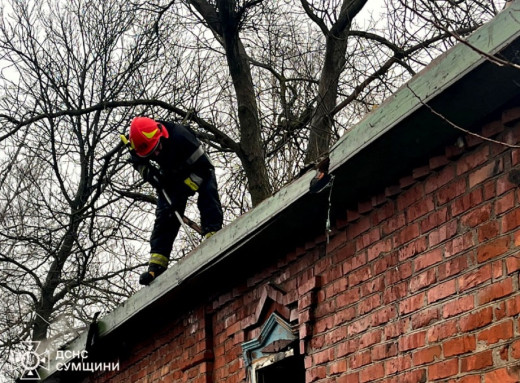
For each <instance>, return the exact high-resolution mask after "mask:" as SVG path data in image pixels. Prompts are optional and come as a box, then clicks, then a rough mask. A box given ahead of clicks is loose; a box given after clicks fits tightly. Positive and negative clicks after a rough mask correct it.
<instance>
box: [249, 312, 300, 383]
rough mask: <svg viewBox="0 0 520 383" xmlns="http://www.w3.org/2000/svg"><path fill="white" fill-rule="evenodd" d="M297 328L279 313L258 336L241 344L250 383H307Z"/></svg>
mask: <svg viewBox="0 0 520 383" xmlns="http://www.w3.org/2000/svg"><path fill="white" fill-rule="evenodd" d="M296 334H297V331H296V329H295V328H293V326H291V325H290V324H289V323H288V322H286V321H285V320H284V319H283V318H282V317H280V316H279V315H278V314H277V313H276V312H275V313H273V314H271V316H270V317H269V318H268V319H267V321H266V322H265V323H264V325H263V326H262V329H261V331H260V335H259V336H258V338H256V339H253V340H251V341H248V342H245V343H243V344H242V350H243V354H244V360H245V363H246V367H247V369H248V377H249V379H248V382H250V383H286V382H291V383H305V365H304V360H303V355H299V353H298V337H297V336H296Z"/></svg>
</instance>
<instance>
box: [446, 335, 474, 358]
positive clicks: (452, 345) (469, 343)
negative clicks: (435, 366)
mask: <svg viewBox="0 0 520 383" xmlns="http://www.w3.org/2000/svg"><path fill="white" fill-rule="evenodd" d="M476 346H477V341H476V339H475V336H474V335H465V336H460V337H457V338H452V339H450V340H448V341H446V342H444V343H443V344H442V349H443V351H444V357H445V358H446V357H450V356H455V355H461V354H465V353H467V352H472V351H474V350H475V348H476Z"/></svg>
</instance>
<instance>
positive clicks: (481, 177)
mask: <svg viewBox="0 0 520 383" xmlns="http://www.w3.org/2000/svg"><path fill="white" fill-rule="evenodd" d="M503 170H504V164H503V162H502V160H497V161H494V162H491V163H489V164H486V165H484V166H482V167H481V168H480V169H477V170H475V171H473V172H471V173H470V174H469V177H468V179H469V188H470V189H472V188H473V187H475V186H476V185H478V184H481V183H483V182H484V181H485V180H487V179H489V178H491V177H494V176H496V175H497V174H499V173H500V172H502V171H503Z"/></svg>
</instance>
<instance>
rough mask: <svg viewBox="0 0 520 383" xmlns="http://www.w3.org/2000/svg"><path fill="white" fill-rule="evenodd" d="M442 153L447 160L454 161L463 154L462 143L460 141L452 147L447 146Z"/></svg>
mask: <svg viewBox="0 0 520 383" xmlns="http://www.w3.org/2000/svg"><path fill="white" fill-rule="evenodd" d="M444 153H445V155H446V157H447V158H449V159H455V158H457V157H459V156H460V155H462V153H464V143H463V142H462V140H460V142H459V141H458V142H456V143H455V144H454V145H450V146H447V147H445V148H444Z"/></svg>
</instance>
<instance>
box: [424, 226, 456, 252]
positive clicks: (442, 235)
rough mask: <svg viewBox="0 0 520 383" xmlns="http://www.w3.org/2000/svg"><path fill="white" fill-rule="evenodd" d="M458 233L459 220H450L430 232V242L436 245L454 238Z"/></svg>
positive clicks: (431, 244)
mask: <svg viewBox="0 0 520 383" xmlns="http://www.w3.org/2000/svg"><path fill="white" fill-rule="evenodd" d="M456 234H457V221H456V220H453V221H451V222H448V223H446V224H444V225H442V226H440V227H439V228H438V229H436V230H432V231H431V232H430V233H429V234H428V242H429V244H430V246H435V245H437V244H439V243H441V242H444V241H446V240H447V239H450V238H452V237H453V236H455V235H456Z"/></svg>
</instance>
